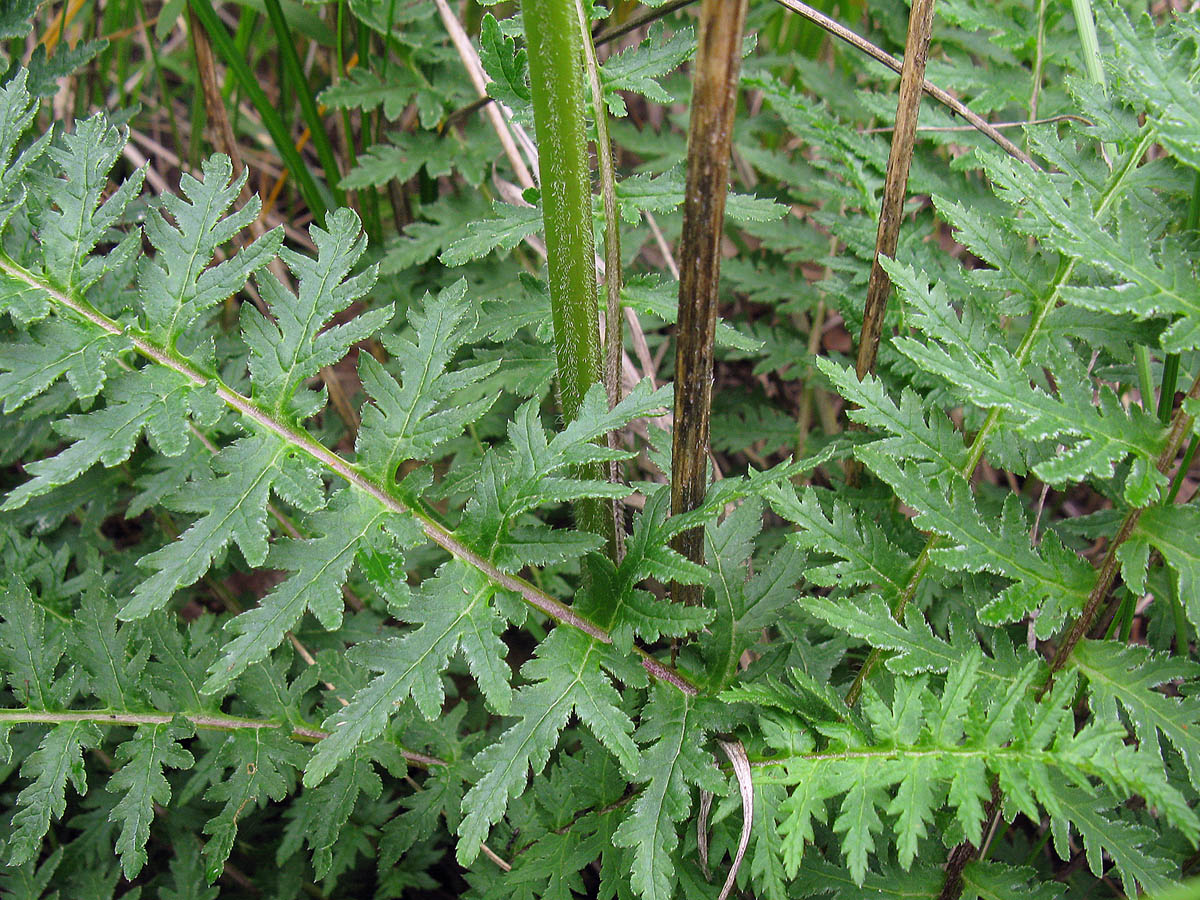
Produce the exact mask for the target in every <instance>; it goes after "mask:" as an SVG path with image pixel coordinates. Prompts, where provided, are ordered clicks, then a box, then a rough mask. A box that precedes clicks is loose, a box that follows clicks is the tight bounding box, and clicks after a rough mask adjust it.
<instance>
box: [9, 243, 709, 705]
mask: <svg viewBox="0 0 1200 900" xmlns="http://www.w3.org/2000/svg"><path fill="white" fill-rule="evenodd" d="M0 273H3V274H4V275H7V276H8V277H10V278H12V279H14V280H15V281H17V282H22V283H24V284H26V285H28V286H29V287H31V288H33V289H35V290H37V291H39V293H41V294H43V295H44V296H45V297H47V298H48V299H50V300H52V301H53V302H54V303H55V304H57V305H58V306H61V307H64V308H66V309H69V310H71V311H72V312H73V313H74V314H75V315H77V316H79V317H80V318H81V319H83V320H84V321H86V322H88V323H89V324H90V325H92V326H94V327H96V328H99V329H101V330H102V331H105V332H107V333H108V334H111V335H118V336H121V337H123V338H124V339H125V340H126V341H127V342H128V344H129V347H130V349H132V350H135V351H136V352H138V353H140V354H141V355H142V356H144V357H145V358H146V359H148V360H150V361H151V362H154V363H157V364H158V365H161V366H163V367H165V368H168V369H170V370H171V371H173V372H177V373H178V374H180V375H182V376H183V377H184V378H186V379H188V380H189V381H191V382H192V383H193V384H194V385H196V387H207V388H209V389H211V390H212V391H213V393H214V394H216V396H217V397H218V398H219V399H220V400H221V402H222V403H224V404H225V405H226V406H228V407H229V408H230V409H232V410H234V411H235V412H237V413H239V414H241V415H242V416H245V417H246V418H247V419H249V420H251V421H253V422H254V424H255V425H257V426H259V427H260V428H262V429H263V430H265V431H267V432H270V433H271V434H274V435H276V436H277V437H279V438H281V439H282V440H284V441H287V442H288V443H290V444H291V445H293V446H294V447H295V448H296V449H297V450H299V451H300V452H301V453H303V454H305V455H306V456H308V457H309V458H310V459H312V460H313V461H314V462H316V463H319V464H320V465H322V466H324V467H325V468H326V469H328V470H329V471H330V472H331V473H333V474H335V475H337V476H338V477H339V478H341V479H343V480H344V481H346V482H347V483H348V484H350V485H352V486H353V487H354V488H356V489H358V490H360V491H362V492H363V493H364V494H366V495H367V496H369V497H371V498H372V499H374V500H375V501H376V502H377V503H379V504H380V505H381V506H383V507H384V508H385V509H387V510H389V511H390V512H393V513H396V514H397V515H404V516H410V517H411V518H412V519H413V520H414V521H415V522H416V523H417V525H418V526H419V527H420V528H421V531H422V532H423V533H424V534H425V536H426V537H427V538H428V539H429V540H430V541H432V542H433V543H435V544H437V545H438V546H439V547H441V548H442V549H443V550H445V551H446V552H447V553H449V554H450V555H451V556H453V557H454V558H455V559H457V560H459V561H460V562H463V563H465V564H466V565H468V566H470V567H472V568H473V569H476V570H478V571H479V572H480V573H481V574H483V575H484V576H485V577H486V578H488V579H489V580H490V581H492V582H494V583H495V584H497V585H499V586H501V587H503V588H505V589H506V590H509V591H511V592H512V593H514V594H515V595H516V596H518V597H520V598H521V599H522V600H523V601H524V602H525V603H527V604H528V605H529V606H532V607H533V608H534V609H537V610H538V611H540V612H542V613H544V614H545V615H547V616H549V617H550V618H551V619H554V620H555V621H556V622H559V623H561V624H564V625H569V626H571V627H572V628H577V629H579V630H580V631H582V632H584V633H585V634H587V635H588V636H590V637H592V638H595V639H596V640H598V641H600V642H602V643H605V644H609V643H612V638H611V637H610V636H609V634H608V632H607V631H606V630H605V629H603V628H601V627H600V626H598V625H596V624H595V623H594V622H592V621H591V620H590V619H588V618H586V617H584V616H581V615H579V613H577V612H575V610H573V609H572V608H571V607H569V606H567V605H566V604H564V603H562V602H561V601H559V600H556V599H554V598H553V597H551V596H550V595H549V594H547V593H546V592H545V591H542V590H539V589H538V588H536V587H534V586H533V585H532V584H531V583H530V582H528V581H526V580H525V579H524V578H521V577H519V576H516V575H510V574H509V573H507V572H502V571H501V570H500V569H498V568H496V566H494V565H493V564H492V563H491V562H489V561H488V560H487V559H485V558H484V557H483V556H482V555H480V554H479V553H477V552H476V551H475V550H473V549H472V548H470V547H469V546H467V545H466V544H464V543H463V542H462V541H461V540H460V539H459V538H458V537H457V536H455V534H454V533H453V532H452V531H451V530H450V529H449V528H447V527H446V526H445V525H442V524H441V523H440V522H438V521H437V520H436V519H435V518H434V516H433V515H432V514H431V513H428V512H426V511H425V510H424V509H421V508H416V507H411V506H409V505H407V504H406V503H404V502H403V501H401V500H400V499H399V498H398V497H397V496H396V495H395V493H394V492H393V491H392V490H391V489H390V488H388V487H386V486H384V485H382V484H380V483H378V482H376V481H373V480H371V479H370V478H368V477H367V476H365V475H364V474H363V473H362V471H361V470H360V469H359V468H358V466H356V465H354V464H353V463H349V462H346V460H344V459H342V457H340V456H339V455H338V454H337V453H335V452H333V451H332V450H330V449H329V448H328V447H326V446H325V445H324V444H322V443H321V442H320V441H319V440H317V439H316V438H315V437H313V436H312V435H311V434H310V433H309V432H308V431H306V430H305V429H304V428H302V427H298V426H293V425H291V424H290V423H287V422H283V421H281V420H280V419H278V418H275V417H274V416H272V415H271V414H270V413H268V412H266V411H264V410H263V409H262V408H260V407H259V406H258V405H257V404H256V403H255V402H254V401H253V400H251V399H250V398H249V397H247V396H245V395H244V394H240V393H238V392H237V391H235V390H233V389H232V388H230V387H228V386H227V385H226V384H225V383H224V382H222V381H221V380H220V379H219V378H217V377H215V376H212V375H208V374H205V373H203V372H201V371H200V370H199V369H197V368H196V367H195V366H194V365H193V364H192V363H191V362H189V361H188V360H186V359H183V358H182V357H180V356H179V355H177V354H176V353H174V352H173V351H171V350H168V349H167V348H165V347H161V346H159V345H158V344H155V343H153V342H151V341H148V340H146V339H145V338H143V337H140V336H138V335H136V334H133V333H131V332H129V331H127V330H126V329H125V328H124V327H123V326H122V325H121V324H120V323H119V322H117V321H115V320H113V319H111V318H109V317H108V316H106V315H104V314H103V313H101V312H99V311H98V310H96V309H95V308H94V307H92V306H91V305H90V304H88V303H87V302H86V301H82V300H79V299H77V298H76V297H74V296H72V295H70V294H67V293H64V292H63V291H61V290H59V289H58V288H56V287H55V286H54V285H52V284H50V283H49V282H47V281H45V280H43V279H41V278H39V277H38V276H36V275H34V274H33V273H32V272H30V271H29V270H28V269H25V268H24V267H22V266H20V265H18V264H17V263H15V262H13V261H12V260H11V259H9V258H8V257H7V256H5V255H3V254H0ZM633 652H634V654H635V655H636V656H637V657H638V658H639V662H640V664H641V665H642V667H643V668H644V669H645V670H646V671H647V672H648V673H649V674H651V675H653V676H654V677H655V678H657V679H659V680H661V681H665V682H667V683H668V684H670V685H672V686H673V687H675V688H677V689H679V690H681V691H683V692H684V693H686V694H690V695H694V694H695V693H696V688H695V686H694V685H693V684H692V683H691V682H690V681H689V680H688V679H687V678H686V677H685V676H684V675H682V674H680V673H679V672H678V671H676V670H675V669H673V668H671V667H670V666H668V665H666V664H665V663H662V662H660V661H658V660H657V659H655V658H654V657H653V656H651V655H650V654H649V653H648V652H647V651H646V650H644V649H642V648H641V647H638V646H636V645H635V647H634V650H633Z"/></svg>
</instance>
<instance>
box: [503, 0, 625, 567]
mask: <svg viewBox="0 0 1200 900" xmlns="http://www.w3.org/2000/svg"><path fill="white" fill-rule="evenodd" d="M521 12H522V15H523V16H524V19H525V42H526V44H527V45H528V50H529V75H530V87H531V89H532V94H533V120H534V124H535V125H536V127H537V139H538V169H539V174H540V181H541V186H542V217H543V219H544V221H545V225H546V265H547V267H548V269H549V272H550V315H551V318H552V320H553V323H554V352H555V357H556V359H557V361H558V394H559V403H560V405H561V406H562V413H563V418H564V419H566V421H568V422H572V421H574V420H575V418H576V417H577V416H578V415H579V407H580V405H581V404H582V402H583V397H584V394H586V393H587V391H588V388H590V387H591V386H592V385H593V384H596V383H597V382H599V381H601V371H602V368H601V350H600V320H599V313H598V310H597V308H596V249H595V244H594V242H593V240H592V181H591V171H590V169H589V167H588V155H587V140H586V134H585V130H584V124H585V123H584V104H583V70H582V60H583V50H582V46H581V41H580V39H579V23H578V18H577V15H576V11H575V0H525V2H524V3H522V5H521ZM618 268H619V267H618ZM592 468H593V469H594V470H595V471H594V472H591V473H590V474H591V475H592V476H593V477H595V476H599V477H603V474H602V471H601V467H599V466H594V467H592ZM575 517H576V520H577V523H578V525H579V527H580V528H583V529H585V530H587V531H591V532H592V533H594V534H598V535H600V536H601V537H603V538H604V539H605V540H606V541H607V542H608V546H609V554H610V556H612V557H613V558H614V559H616V558H617V552H616V540H617V539H616V530H617V529H616V522H615V521H614V518H613V507H612V505H611V504H607V503H605V502H604V501H602V500H583V501H580V502H578V503H577V504H576V506H575Z"/></svg>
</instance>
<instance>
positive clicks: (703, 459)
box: [671, 0, 746, 603]
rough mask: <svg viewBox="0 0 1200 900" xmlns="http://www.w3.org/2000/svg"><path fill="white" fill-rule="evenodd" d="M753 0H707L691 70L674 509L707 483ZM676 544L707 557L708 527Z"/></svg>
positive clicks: (675, 590)
mask: <svg viewBox="0 0 1200 900" xmlns="http://www.w3.org/2000/svg"><path fill="white" fill-rule="evenodd" d="M745 21H746V0H704V2H703V3H702V4H701V6H700V40H699V47H698V49H697V51H696V60H695V64H694V65H695V69H694V73H693V76H692V111H691V121H690V123H689V127H688V171H687V191H686V193H685V195H684V201H683V237H682V240H681V244H680V253H679V256H680V279H679V320H678V321H679V326H678V329H677V331H676V335H677V344H676V351H675V433H674V436H673V440H672V445H671V513H672V515H679V514H680V513H685V512H688V511H689V510H692V509H695V508H696V507H697V506H699V505H700V503H701V501H703V499H704V493H705V489H706V487H707V482H708V477H707V476H708V438H709V412H710V407H711V405H712V381H713V337H714V335H715V333H716V327H717V287H718V283H719V280H720V275H721V237H722V235H723V234H724V223H725V196H726V194H727V193H728V191H729V155H730V146H731V142H732V139H733V117H734V113H735V111H736V109H737V87H738V77H739V74H740V72H741V66H742V27H743V25H744V24H745ZM672 545H673V546H674V548H675V549H676V550H678V551H679V552H680V553H682V554H683V555H684V556H685V557H687V558H688V559H690V560H692V561H693V562H703V560H704V531H703V529H702V528H692V529H689V530H687V531H684V532H681V533H680V534H679V535H678V536H677V537H676V538H675V540H674V541H673V542H672ZM703 591H704V589H703V587H701V586H700V585H682V584H677V583H673V584H672V585H671V598H672V599H673V600H675V601H676V602H683V603H698V602H699V601H700V600H701V598H702V596H703Z"/></svg>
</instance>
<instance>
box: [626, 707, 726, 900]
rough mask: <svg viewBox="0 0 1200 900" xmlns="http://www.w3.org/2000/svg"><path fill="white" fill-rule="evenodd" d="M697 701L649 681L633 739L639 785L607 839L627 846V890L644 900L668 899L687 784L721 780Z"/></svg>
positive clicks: (687, 802)
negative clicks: (630, 867) (629, 868)
mask: <svg viewBox="0 0 1200 900" xmlns="http://www.w3.org/2000/svg"><path fill="white" fill-rule="evenodd" d="M702 710H703V703H702V701H699V700H698V699H697V698H695V697H689V696H687V695H686V694H684V693H682V692H679V691H675V690H672V689H671V688H669V687H665V686H663V685H655V686H654V688H653V689H652V691H651V696H650V700H649V701H648V702H647V704H646V708H645V709H644V710H643V712H642V722H641V724H640V725H639V726H638V732H637V739H638V743H639V744H641V745H642V746H643V747H644V748H645V749H644V750H643V752H642V760H641V765H640V767H639V768H638V771H637V778H636V780H637V781H638V782H640V783H643V784H645V785H646V786H645V788H643V789H642V793H641V795H640V796H639V797H638V798H637V800H635V801H634V802H633V806H632V808H631V809H630V811H629V815H628V816H627V817H626V818H625V820H624V821H623V822H622V823H621V826H620V828H618V829H617V832H616V834H614V835H613V843H614V844H616V845H617V846H619V847H629V848H631V849H632V850H633V871H632V873H631V874H632V884H633V889H634V890H635V891H637V892H638V893H639V894H640V895H641V896H642V897H644V898H646V900H670V897H671V896H672V894H673V891H672V884H673V882H674V880H675V870H676V859H675V850H676V848H677V847H678V846H679V833H678V831H677V828H678V824H679V823H680V822H682V821H684V820H686V819H687V818H688V814H689V813H690V812H691V809H692V788H693V786H694V787H699V788H701V789H702V790H706V791H711V792H713V793H720V792H723V791H724V789H725V785H724V779H723V778H721V776H720V775H719V774H718V772H717V769H716V766H715V765H714V764H713V758H712V755H711V754H710V753H708V752H707V751H706V750H705V749H704V747H703V744H704V724H703V719H704V716H703V712H702Z"/></svg>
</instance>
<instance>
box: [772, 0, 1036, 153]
mask: <svg viewBox="0 0 1200 900" xmlns="http://www.w3.org/2000/svg"><path fill="white" fill-rule="evenodd" d="M775 2H776V3H779V4H780V5H782V6H784V7H786V8H787V9H789V10H791V11H792V12H794V13H796V15H799V16H803V17H804V18H806V19H808V20H809V21H810V22H812V23H813V24H814V25H818V26H820V27H821V28H823V29H824V30H825V31H827V32H829V33H830V34H832V35H833V36H834V37H835V38H837V39H838V40H840V41H843V42H845V43H847V44H849V45H850V46H851V47H854V48H855V49H857V50H861V51H862V52H863V53H865V54H867V56H869V57H871V59H873V60H875V61H876V62H878V63H882V64H883V65H885V66H887V67H888V68H889V69H891V70H892V71H893V72H895V73H897V74H900V72H901V69H902V67H903V63H901V61H900V60H898V59H896V58H895V57H894V56H892V55H891V54H890V53H888V52H887V51H886V50H883V49H881V48H880V47H877V46H875V45H874V44H872V43H871V42H870V41H868V40H867V39H866V38H864V37H862V36H860V35H858V34H855V33H854V32H853V31H851V30H850V29H849V28H847V27H846V26H844V25H842V24H841V23H840V22H838V21H836V20H835V19H831V18H829V16H827V15H825V14H824V13H820V12H818V11H817V10H815V9H813V8H812V7H811V6H809V5H808V4H807V3H801V2H800V0H775ZM921 89H922V90H923V91H924V92H925V93H926V94H928V95H929V96H930V97H932V98H933V99H934V100H936V101H937V102H938V103H940V104H942V105H943V106H945V107H946V108H947V109H949V110H950V111H951V112H952V113H954V114H955V115H958V116H962V117H963V118H964V119H966V120H967V121H968V122H970V123H971V126H972V127H973V128H975V129H976V130H978V131H979V132H981V133H982V134H985V135H987V137H988V138H990V139H991V140H992V141H993V142H994V143H995V144H996V145H997V146H999V147H1000V148H1001V149H1002V150H1003V151H1004V152H1005V153H1007V154H1009V155H1010V156H1013V157H1015V158H1017V159H1019V160H1021V162H1023V163H1026V164H1027V165H1030V166H1032V167H1033V168H1035V169H1037V168H1039V166H1038V164H1037V163H1035V162H1034V161H1033V158H1032V157H1031V156H1030V155H1029V154H1028V153H1026V152H1025V151H1024V150H1022V149H1021V148H1020V147H1018V146H1017V145H1016V144H1014V143H1013V142H1012V141H1010V140H1009V139H1008V138H1006V137H1005V136H1004V135H1002V134H1001V133H1000V132H999V131H997V130H996V129H995V128H993V127H992V126H991V125H990V124H988V122H986V121H985V120H984V119H983V118H981V117H980V116H979V115H977V114H976V113H974V112H972V111H971V110H970V109H969V108H968V107H967V106H966V105H965V104H964V103H963V102H962V101H960V100H959V99H958V98H956V97H954V96H953V95H952V94H950V93H948V92H947V91H944V90H942V89H941V88H940V87H938V86H937V85H936V84H934V83H933V82H932V81H929V80H928V79H922V81H921Z"/></svg>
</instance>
